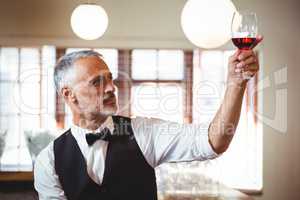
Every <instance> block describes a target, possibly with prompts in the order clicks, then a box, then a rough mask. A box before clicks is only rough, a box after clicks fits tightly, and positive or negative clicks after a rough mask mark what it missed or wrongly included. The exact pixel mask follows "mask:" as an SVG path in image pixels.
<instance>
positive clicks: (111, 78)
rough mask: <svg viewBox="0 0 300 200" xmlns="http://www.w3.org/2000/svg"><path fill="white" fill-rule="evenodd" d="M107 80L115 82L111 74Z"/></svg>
mask: <svg viewBox="0 0 300 200" xmlns="http://www.w3.org/2000/svg"><path fill="white" fill-rule="evenodd" d="M107 78H108V80H110V81H111V80H113V76H112V74H111V73H110V74H108V76H107Z"/></svg>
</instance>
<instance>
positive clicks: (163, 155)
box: [132, 117, 218, 167]
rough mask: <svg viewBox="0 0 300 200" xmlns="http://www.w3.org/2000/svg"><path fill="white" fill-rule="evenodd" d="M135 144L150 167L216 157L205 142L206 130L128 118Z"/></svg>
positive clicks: (142, 118) (199, 127)
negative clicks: (130, 120) (130, 121)
mask: <svg viewBox="0 0 300 200" xmlns="http://www.w3.org/2000/svg"><path fill="white" fill-rule="evenodd" d="M132 128H133V131H134V135H135V138H136V141H137V143H138V145H139V147H140V149H141V151H142V152H143V154H144V156H145V158H146V160H147V161H148V163H149V164H150V165H151V166H152V167H157V166H158V165H160V164H162V163H166V162H183V161H193V160H199V161H201V160H207V159H213V158H216V157H217V156H218V154H217V153H216V152H214V150H213V149H212V147H211V145H210V143H209V140H208V129H207V128H201V126H199V125H196V124H180V123H176V122H170V121H166V120H162V119H156V118H145V117H136V118H132Z"/></svg>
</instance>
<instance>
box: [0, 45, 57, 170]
mask: <svg viewBox="0 0 300 200" xmlns="http://www.w3.org/2000/svg"><path fill="white" fill-rule="evenodd" d="M54 62H55V48H54V47H51V46H44V47H41V48H39V47H30V48H29V47H28V48H27V47H24V48H16V47H2V48H1V49H0V94H1V97H5V98H0V129H1V131H7V137H6V146H5V149H4V153H3V156H2V158H1V170H4V171H19V170H22V171H24V170H31V169H32V165H31V158H30V155H29V152H28V149H27V146H26V143H25V139H24V131H28V130H32V129H35V130H36V129H40V128H45V129H54V128H55V120H54V119H55V118H54V114H55V113H54V89H53V85H52V83H53V77H52V74H53V66H54Z"/></svg>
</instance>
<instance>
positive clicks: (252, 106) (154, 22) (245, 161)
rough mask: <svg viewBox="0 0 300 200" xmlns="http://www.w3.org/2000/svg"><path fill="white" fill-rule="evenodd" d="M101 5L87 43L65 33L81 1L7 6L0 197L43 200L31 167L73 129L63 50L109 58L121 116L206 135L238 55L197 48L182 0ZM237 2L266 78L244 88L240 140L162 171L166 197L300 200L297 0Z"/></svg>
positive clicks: (0, 60)
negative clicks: (57, 84)
mask: <svg viewBox="0 0 300 200" xmlns="http://www.w3.org/2000/svg"><path fill="white" fill-rule="evenodd" d="M95 2H96V3H99V4H101V6H102V7H103V8H105V10H106V12H107V14H108V18H109V25H108V28H107V31H106V32H105V34H104V35H103V37H101V38H100V39H97V40H94V41H87V40H82V39H80V38H78V37H76V35H75V34H74V33H73V32H72V29H71V26H70V16H71V13H72V11H73V10H74V8H75V7H76V6H78V5H79V4H81V3H86V2H84V1H82V0H64V1H60V0H51V1H50V0H48V1H46V0H26V1H25V0H23V1H20V0H10V1H4V0H2V1H0V27H1V29H0V185H1V187H0V199H19V198H22V199H36V198H37V197H36V194H35V193H34V192H33V188H32V167H33V164H34V159H35V157H36V155H37V154H38V153H39V152H40V150H41V149H42V148H44V147H45V146H46V145H47V144H48V143H49V142H50V141H52V140H53V139H54V138H55V137H57V136H59V135H60V134H61V133H62V132H63V131H64V130H66V129H68V127H69V126H70V122H71V120H72V119H71V113H70V111H69V110H68V108H67V107H66V106H65V104H64V102H63V100H62V99H61V97H60V96H59V95H57V93H56V92H55V89H54V85H53V76H52V74H53V69H54V65H55V63H56V61H57V59H58V58H59V57H61V56H62V55H64V54H65V53H69V52H73V51H77V50H83V49H93V50H95V51H98V52H100V53H101V54H102V55H103V57H104V60H105V61H106V62H107V64H108V66H109V67H110V70H111V71H112V73H113V78H114V82H115V84H116V86H117V95H118V97H119V107H120V110H119V114H121V115H124V116H131V117H133V116H149V117H159V118H163V119H166V120H171V121H176V122H180V123H194V124H198V125H199V126H200V127H201V128H203V129H204V130H205V129H206V128H207V127H208V125H209V122H210V120H211V119H212V117H213V116H214V114H215V112H216V110H217V108H218V106H219V105H220V102H221V100H222V95H223V92H224V89H225V86H226V85H225V84H226V75H227V63H228V57H229V56H230V55H232V54H233V52H234V50H235V47H234V46H233V45H232V43H231V42H230V41H229V42H227V43H226V44H224V45H222V46H220V47H218V48H213V49H204V48H199V47H196V46H195V45H193V44H192V43H191V42H190V41H189V40H188V39H187V38H186V37H185V35H184V33H183V30H182V28H181V26H180V15H181V11H182V9H183V7H184V5H185V3H186V0H163V1H162V0H161V1H159V0H152V1H146V0H101V1H100V0H99V1H95ZM232 2H233V3H234V5H235V6H236V8H237V9H238V10H239V9H249V10H251V11H254V12H256V14H257V16H258V30H259V33H260V34H262V35H263V36H264V40H263V42H262V43H261V44H260V45H259V46H258V47H257V48H256V52H257V53H258V57H259V60H260V66H261V70H260V72H259V74H258V75H257V76H255V77H254V78H252V79H251V80H250V81H249V83H248V87H247V91H246V95H245V98H244V102H243V108H242V114H241V120H240V123H239V126H238V130H237V133H236V136H235V137H234V140H233V142H232V144H231V146H230V148H229V150H228V151H227V152H226V153H224V155H222V156H221V157H220V158H218V159H216V160H210V161H205V162H192V163H181V164H168V165H163V166H161V167H159V168H158V169H157V175H158V184H159V192H160V193H162V194H164V193H166V192H170V193H176V192H178V191H181V192H185V193H188V194H194V195H195V194H199V195H200V196H201V195H202V196H205V195H206V194H208V196H211V197H218V196H219V197H220V195H219V194H218V192H220V190H222V188H223V187H226V188H229V189H232V191H237V192H241V196H242V194H247V196H246V195H245V196H243V197H245V198H250V199H252V198H253V199H263V200H277V199H278V200H281V199H300V190H299V188H300V158H299V155H298V154H299V153H300V145H299V141H300V135H299V133H298V132H299V129H300V125H299V123H298V117H299V115H300V112H299V111H300V110H299V106H298V104H297V103H298V102H299V96H300V94H299V91H300V84H299V83H297V81H298V77H299V75H300V70H299V67H298V63H299V62H300V56H299V55H300V40H299V35H300V24H299V23H300V14H299V9H300V2H299V1H298V0H286V1H280V0H260V1H258V0H252V1H242V0H232ZM194 24H195V26H197V21H196V20H195V21H194ZM196 175H197V176H196ZM193 177H194V178H193ZM195 177H198V178H197V180H199V181H195V180H194V179H195ZM230 191H231V190H230ZM195 196H197V195H195ZM174 199H175V197H174ZM195 199H196V197H195ZM228 199H230V198H228ZM231 199H232V198H231Z"/></svg>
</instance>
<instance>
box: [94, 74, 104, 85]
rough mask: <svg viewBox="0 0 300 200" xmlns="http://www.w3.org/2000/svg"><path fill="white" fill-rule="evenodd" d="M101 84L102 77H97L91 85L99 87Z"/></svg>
mask: <svg viewBox="0 0 300 200" xmlns="http://www.w3.org/2000/svg"><path fill="white" fill-rule="evenodd" d="M101 83H103V77H102V76H99V77H98V78H97V79H95V80H94V81H93V82H92V84H93V85H94V86H99V85H100V84H101Z"/></svg>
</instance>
